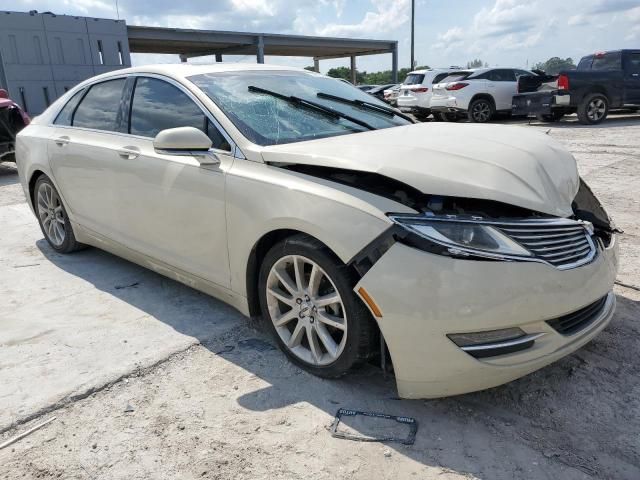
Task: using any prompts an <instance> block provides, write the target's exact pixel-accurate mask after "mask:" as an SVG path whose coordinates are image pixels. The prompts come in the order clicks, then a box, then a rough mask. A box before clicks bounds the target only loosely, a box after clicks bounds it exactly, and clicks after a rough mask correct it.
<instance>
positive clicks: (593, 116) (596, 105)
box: [587, 98, 607, 123]
mask: <svg viewBox="0 0 640 480" xmlns="http://www.w3.org/2000/svg"><path fill="white" fill-rule="evenodd" d="M606 111H607V106H606V104H605V103H604V100H603V99H601V98H594V99H593V100H591V101H590V102H589V105H588V106H587V117H589V120H591V121H592V122H594V123H597V122H599V121H600V120H601V119H602V117H604V115H605V112H606Z"/></svg>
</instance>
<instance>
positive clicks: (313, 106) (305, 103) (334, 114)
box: [248, 85, 377, 130]
mask: <svg viewBox="0 0 640 480" xmlns="http://www.w3.org/2000/svg"><path fill="white" fill-rule="evenodd" d="M248 88H249V91H250V92H254V93H264V94H265V95H271V96H272V97H276V98H279V99H280V100H284V101H285V102H289V103H292V104H294V105H299V106H301V107H304V108H307V109H309V110H313V111H315V112H319V113H323V114H324V115H326V116H327V117H331V118H335V119H338V118H344V119H345V120H348V121H350V122H352V123H355V124H356V125H360V126H361V127H364V128H366V129H367V130H377V129H376V127H374V126H373V125H370V124H368V123H367V122H365V121H363V120H360V119H359V118H356V117H352V116H351V115H347V114H346V113H342V112H339V111H338V110H334V109H333V108H330V107H325V106H324V105H321V104H319V103H316V102H314V101H311V100H306V99H304V98H300V97H296V96H295V95H291V96H288V95H283V94H281V93H278V92H274V91H272V90H267V89H265V88H260V87H255V86H253V85H249V87H248Z"/></svg>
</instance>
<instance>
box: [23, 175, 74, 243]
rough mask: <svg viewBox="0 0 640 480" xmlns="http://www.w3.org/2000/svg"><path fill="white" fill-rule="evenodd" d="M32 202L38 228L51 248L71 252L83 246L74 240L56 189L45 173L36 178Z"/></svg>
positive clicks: (69, 222)
mask: <svg viewBox="0 0 640 480" xmlns="http://www.w3.org/2000/svg"><path fill="white" fill-rule="evenodd" d="M33 204H34V210H35V212H36V217H37V218H38V223H39V224H40V229H41V230H42V233H43V234H44V238H45V239H46V240H47V242H48V243H49V245H51V248H53V249H54V250H55V251H56V252H59V253H71V252H75V251H76V250H80V249H82V248H84V245H83V244H81V243H79V242H78V241H77V240H76V237H75V235H74V233H73V228H72V227H71V221H70V220H69V216H68V215H67V210H66V209H65V207H64V205H63V203H62V199H61V198H60V194H59V193H58V190H56V187H55V186H54V185H53V182H52V181H51V179H50V178H49V177H47V176H46V175H41V176H40V177H39V178H38V180H36V185H35V189H34V194H33Z"/></svg>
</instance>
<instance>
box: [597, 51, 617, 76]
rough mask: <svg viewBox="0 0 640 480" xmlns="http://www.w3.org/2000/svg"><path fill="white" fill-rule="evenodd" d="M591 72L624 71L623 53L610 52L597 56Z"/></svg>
mask: <svg viewBox="0 0 640 480" xmlns="http://www.w3.org/2000/svg"><path fill="white" fill-rule="evenodd" d="M591 70H597V71H608V70H622V52H609V53H605V54H602V55H596V56H595V57H594V59H593V63H592V64H591Z"/></svg>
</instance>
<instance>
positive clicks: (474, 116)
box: [468, 98, 496, 123]
mask: <svg viewBox="0 0 640 480" xmlns="http://www.w3.org/2000/svg"><path fill="white" fill-rule="evenodd" d="M495 112H496V109H495V107H494V106H493V102H492V101H491V100H489V99H487V98H476V99H475V100H474V101H473V102H471V104H470V105H469V113H468V115H469V121H470V122H472V123H487V122H488V121H490V120H491V119H492V118H493V115H494V114H495Z"/></svg>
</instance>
